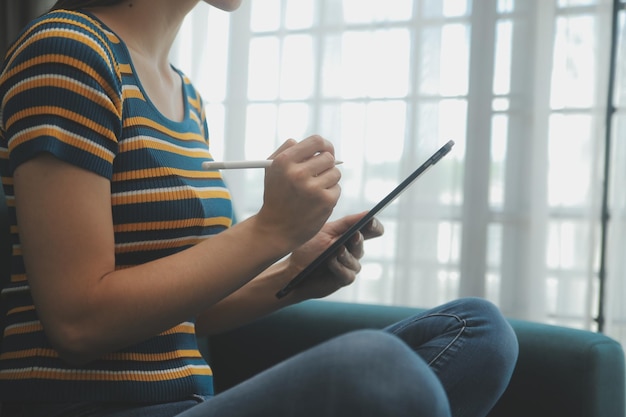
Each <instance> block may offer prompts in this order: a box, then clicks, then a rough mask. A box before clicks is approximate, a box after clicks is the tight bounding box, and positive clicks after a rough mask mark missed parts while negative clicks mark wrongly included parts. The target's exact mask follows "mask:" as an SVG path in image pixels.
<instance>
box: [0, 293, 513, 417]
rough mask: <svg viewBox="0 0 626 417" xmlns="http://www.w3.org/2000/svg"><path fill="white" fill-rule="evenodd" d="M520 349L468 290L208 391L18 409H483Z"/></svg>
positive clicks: (255, 412) (171, 412)
mask: <svg viewBox="0 0 626 417" xmlns="http://www.w3.org/2000/svg"><path fill="white" fill-rule="evenodd" d="M517 354H518V345H517V339H516V337H515V334H514V332H513V330H512V329H511V327H510V326H509V324H508V322H507V321H506V320H505V319H504V318H503V317H502V315H501V314H500V312H499V310H498V309H497V308H496V307H495V306H493V305H492V304H491V303H489V302H487V301H484V300H482V299H477V298H468V299H460V300H456V301H453V302H450V303H447V304H445V305H442V306H440V307H437V308H434V309H431V310H429V311H426V312H425V313H423V314H420V315H417V316H415V317H411V318H408V319H405V320H403V321H401V322H399V323H397V324H394V325H392V326H390V327H388V328H386V329H384V331H380V330H359V331H355V332H351V333H347V334H345V335H342V336H339V337H337V338H334V339H332V340H330V341H328V342H325V343H322V344H320V345H318V346H316V347H313V348H311V349H309V350H307V351H305V352H302V353H300V354H298V355H296V356H294V357H292V358H290V359H287V360H286V361H284V362H282V363H280V364H278V365H276V366H274V367H272V368H270V369H268V370H266V371H264V372H262V373H260V374H258V375H256V376H254V377H252V378H250V379H249V380H247V381H244V382H242V383H241V384H239V385H237V386H235V387H233V388H231V389H229V390H227V391H224V392H223V393H220V394H218V395H216V396H214V397H211V398H208V399H206V400H203V399H198V398H195V399H189V401H181V402H177V403H169V404H158V405H157V404H155V405H151V406H149V407H136V406H135V407H130V406H128V407H123V409H122V407H120V405H116V406H115V407H112V406H105V405H98V404H84V405H82V404H81V405H77V404H74V405H67V404H57V405H51V404H47V405H46V406H45V409H46V411H45V412H42V411H41V409H39V412H37V411H36V410H35V408H36V407H35V406H32V407H30V408H31V410H30V411H29V410H26V408H29V407H23V408H24V410H23V411H24V413H23V414H15V416H20V417H43V416H46V417H52V416H55V417H56V416H63V417H79V416H80V417H83V416H85V417H86V416H101V417H139V416H151V417H173V416H177V417H213V416H215V417H218V416H219V417H235V416H236V417H253V416H254V417H257V416H258V417H267V416H275V417H287V416H299V417H309V416H311V417H313V416H315V417H319V416H325V417H328V416H341V417H343V416H362V417H367V416H385V417H386V416H394V417H404V416H407V417H408V416H411V417H416V416H428V417H451V416H454V417H483V416H486V415H487V413H488V412H489V410H491V408H492V407H493V406H494V405H495V403H496V402H497V400H498V399H499V398H500V396H501V395H502V393H503V392H504V390H505V388H506V387H507V385H508V382H509V379H510V377H511V374H512V373H513V368H514V366H515V363H516V360H517ZM71 407H74V408H75V409H76V410H78V408H79V407H80V410H79V411H71V412H70V411H69V410H73V409H71ZM52 410H55V411H52ZM7 417H13V415H8V416H7Z"/></svg>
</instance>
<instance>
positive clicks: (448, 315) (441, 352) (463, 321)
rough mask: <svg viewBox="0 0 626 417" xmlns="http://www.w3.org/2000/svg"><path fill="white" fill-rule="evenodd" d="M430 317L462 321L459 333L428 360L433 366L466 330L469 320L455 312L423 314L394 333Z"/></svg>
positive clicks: (429, 364)
mask: <svg viewBox="0 0 626 417" xmlns="http://www.w3.org/2000/svg"><path fill="white" fill-rule="evenodd" d="M430 317H452V318H454V319H456V320H457V321H459V322H460V323H462V326H461V328H460V329H459V332H458V333H457V335H456V336H455V337H454V339H452V340H451V341H450V343H448V344H447V345H446V346H445V347H444V348H443V349H441V351H440V352H439V353H438V354H437V356H435V357H434V358H433V359H432V360H431V361H430V362H428V366H431V365H432V364H433V363H435V361H436V360H437V359H439V358H440V357H441V355H443V354H444V353H445V352H446V351H447V350H448V349H449V348H450V347H451V346H452V345H453V344H454V343H455V342H456V341H457V340H458V339H459V338H460V337H461V335H462V334H463V332H464V331H465V329H466V328H467V322H466V321H465V319H462V318H461V317H459V316H457V315H455V314H444V313H435V314H429V315H427V316H423V317H418V318H416V319H414V320H411V321H410V322H408V323H406V324H405V325H404V326H402V327H399V328H398V329H396V331H395V332H394V333H396V334H397V333H399V332H401V331H402V330H404V329H406V328H407V327H409V326H410V325H412V324H413V323H415V322H418V321H421V320H424V319H427V318H430Z"/></svg>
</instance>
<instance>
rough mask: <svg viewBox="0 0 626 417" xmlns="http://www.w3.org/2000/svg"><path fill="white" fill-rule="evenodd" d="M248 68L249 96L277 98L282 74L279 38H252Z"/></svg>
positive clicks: (257, 98)
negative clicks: (280, 69)
mask: <svg viewBox="0 0 626 417" xmlns="http://www.w3.org/2000/svg"><path fill="white" fill-rule="evenodd" d="M248 68H249V70H248V98H249V99H250V100H272V99H275V98H276V97H277V95H278V84H279V74H280V71H279V45H278V39H277V38H275V37H262V38H255V39H252V40H251V41H250V58H249V66H248Z"/></svg>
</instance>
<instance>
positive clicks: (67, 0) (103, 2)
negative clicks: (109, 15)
mask: <svg viewBox="0 0 626 417" xmlns="http://www.w3.org/2000/svg"><path fill="white" fill-rule="evenodd" d="M123 1H124V0H57V2H56V3H54V6H52V9H51V10H56V9H66V10H77V9H82V8H85V7H100V6H113V5H115V4H119V3H121V2H123Z"/></svg>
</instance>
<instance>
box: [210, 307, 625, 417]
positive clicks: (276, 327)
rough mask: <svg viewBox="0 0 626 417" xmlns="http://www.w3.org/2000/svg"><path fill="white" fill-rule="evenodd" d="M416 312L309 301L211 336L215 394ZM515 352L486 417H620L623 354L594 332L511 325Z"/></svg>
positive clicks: (521, 323)
mask: <svg viewBox="0 0 626 417" xmlns="http://www.w3.org/2000/svg"><path fill="white" fill-rule="evenodd" d="M418 311H421V310H420V309H417V308H410V307H391V306H381V305H365V304H352V303H342V302H330V301H317V300H316V301H307V302H304V303H302V304H299V305H295V306H292V307H288V308H286V309H284V310H281V311H279V312H277V313H274V314H272V315H270V316H268V317H266V318H263V319H260V320H258V321H257V322H255V323H252V324H250V325H247V326H245V327H242V328H240V329H238V330H235V331H232V332H229V333H225V334H222V335H219V336H215V337H211V338H210V339H209V340H208V341H207V346H206V354H207V355H208V356H209V358H210V362H211V365H212V367H213V372H214V375H215V376H214V379H215V384H216V389H217V390H218V391H220V390H224V389H226V388H228V387H230V386H232V385H234V384H236V383H237V382H239V381H241V380H243V379H245V378H248V377H249V376H251V375H254V374H255V373H257V372H260V371H262V370H263V369H265V368H267V367H269V366H271V365H273V364H275V363H277V362H279V361H281V360H282V359H284V358H286V357H288V356H290V355H293V354H294V353H296V352H299V351H301V350H303V349H306V348H307V347H309V346H313V345H315V344H316V343H319V342H321V341H323V340H326V339H328V338H331V337H333V336H335V335H338V334H341V333H344V332H347V331H350V330H354V329H361V328H381V327H384V326H385V325H387V324H390V323H393V322H395V321H397V320H399V319H401V318H404V317H407V316H409V315H412V314H414V313H416V312H418ZM510 323H511V325H512V326H513V329H514V330H515V332H516V334H517V337H518V340H519V346H520V355H519V359H518V363H517V366H516V368H515V371H514V373H513V378H512V380H511V383H510V384H509V387H508V389H507V390H506V392H505V393H504V395H503V397H502V398H501V399H500V402H499V403H498V404H497V405H496V406H495V408H494V409H493V410H492V412H491V413H490V414H489V417H624V416H625V404H624V397H625V386H624V352H623V350H622V347H621V346H620V344H619V343H617V342H616V341H615V340H613V339H611V338H609V337H607V336H605V335H602V334H598V333H593V332H588V331H582V330H575V329H570V328H564V327H556V326H550V325H546V324H539V323H533V322H527V321H520V320H510Z"/></svg>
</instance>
